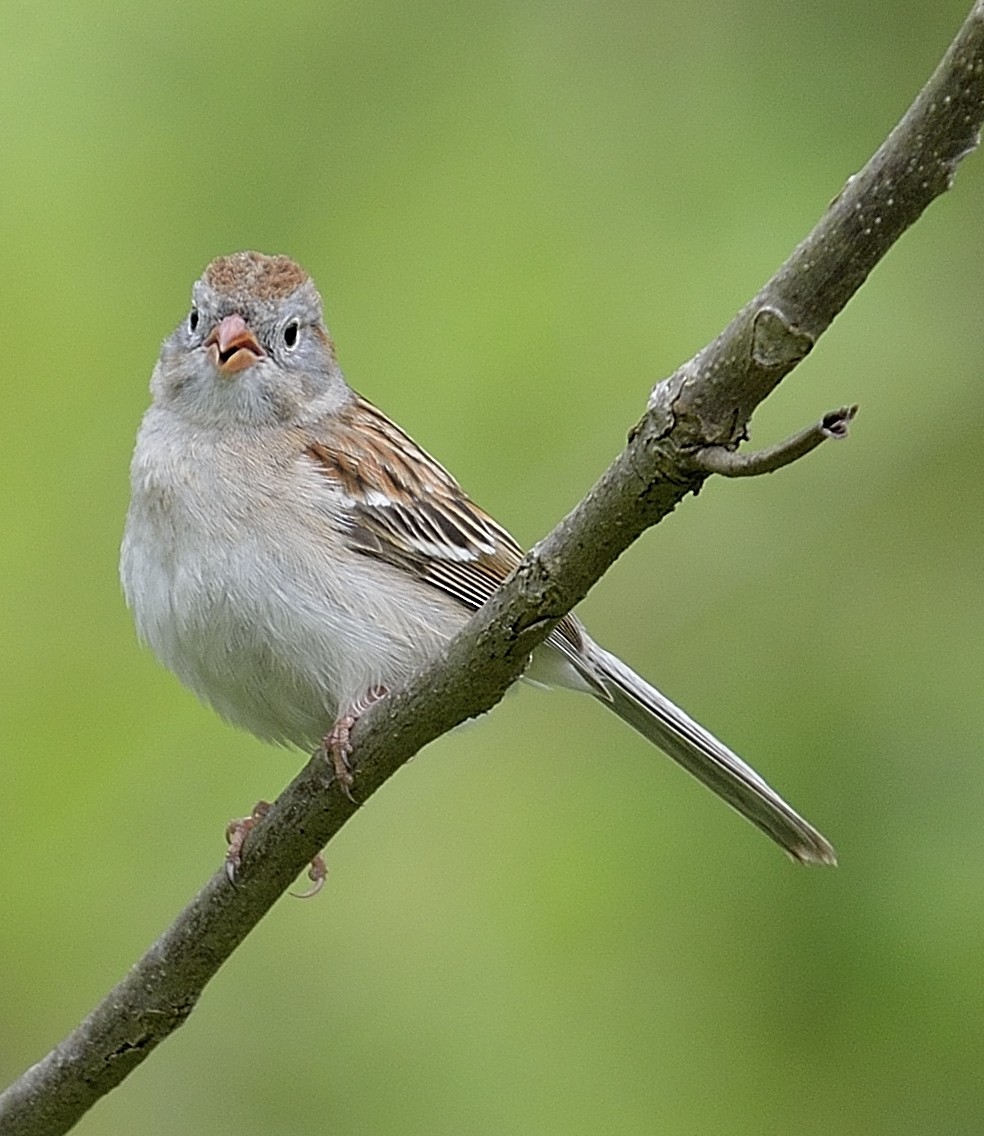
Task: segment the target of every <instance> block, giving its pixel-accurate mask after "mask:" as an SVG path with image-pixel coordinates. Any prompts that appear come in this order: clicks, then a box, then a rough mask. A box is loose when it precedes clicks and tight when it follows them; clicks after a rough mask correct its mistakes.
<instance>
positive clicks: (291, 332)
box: [284, 319, 301, 349]
mask: <svg viewBox="0 0 984 1136" xmlns="http://www.w3.org/2000/svg"><path fill="white" fill-rule="evenodd" d="M300 330H301V325H300V324H299V323H298V322H297V320H296V319H293V320H291V321H290V323H288V324H285V325H284V346H285V347H287V348H288V349H292V348H294V347H296V346H297V337H298V335H299V334H300Z"/></svg>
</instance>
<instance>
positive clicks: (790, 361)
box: [0, 0, 984, 1136]
mask: <svg viewBox="0 0 984 1136" xmlns="http://www.w3.org/2000/svg"><path fill="white" fill-rule="evenodd" d="M982 121H984V0H977V2H976V3H975V4H974V6H973V8H972V10H971V12H970V14H969V16H968V17H967V20H966V21H965V23H964V25H963V27H962V28H961V30H960V32H959V33H958V35H957V37H956V39H955V40H954V41H953V43H952V44H951V46H950V48H949V50H948V51H947V53H946V56H945V57H944V59H943V61H942V62H941V63H940V65H939V67H938V68H937V70H936V72H935V73H934V75H933V76H932V78H931V79H930V81H929V83H927V85H926V87H925V88H924V89H923V91H922V92H921V93H920V95H919V96H918V98H917V99H916V100H915V102H914V103H913V105H912V106H911V108H910V109H909V111H908V112H907V113H906V115H905V117H904V118H903V119H902V121H901V122H900V123H899V124H898V126H896V128H895V129H894V130H893V131H892V133H891V134H890V135H889V137H888V138H887V139H886V141H885V142H884V144H883V145H882V146H881V148H880V149H879V150H878V152H877V153H876V154H875V155H874V156H873V157H872V159H871V160H870V161H869V162H868V164H867V165H866V166H865V167H864V169H863V170H861V171H860V173H858V174H856V175H855V176H854V177H852V178H849V179H848V182H847V184H846V185H845V186H844V188H843V190H842V191H841V193H840V194H839V195H838V197H837V198H835V200H834V201H832V202H831V204H830V206H829V207H828V209H827V211H826V213H825V214H824V216H823V217H822V218H821V219H820V221H819V222H818V224H817V225H816V227H815V228H814V230H813V231H812V232H811V233H810V235H809V236H808V237H807V238H806V239H805V240H804V241H803V242H802V244H800V246H799V247H798V248H797V249H796V250H795V251H794V252H793V254H792V256H790V258H789V260H787V261H786V263H785V264H784V265H783V266H782V267H781V268H780V269H779V271H778V272H777V273H776V274H775V276H773V277H772V279H771V280H769V281H768V282H767V283H766V284H765V286H764V287H763V288H762V289H761V291H760V292H759V293H758V295H756V296H755V297H754V298H753V299H752V300H751V301H750V302H749V303H748V304H746V305H745V307H744V308H742V310H741V311H740V312H739V313H738V315H737V316H735V318H734V320H732V322H731V324H730V325H729V326H728V327H727V328H726V329H725V330H724V331H723V332H722V333H721V334H720V335H719V336H718V337H717V338H716V339H715V340H714V342H713V343H711V344H709V345H708V346H707V347H705V348H704V349H703V350H702V351H700V352H699V353H698V354H697V355H696V356H695V357H694V358H693V359H691V360H690V361H689V362H688V363H685V364H684V365H683V366H682V367H680V368H679V369H678V370H677V371H676V372H675V373H674V374H673V375H672V376H670V377H669V378H668V379H666V380H665V381H664V382H661V383H659V384H658V385H657V387H656V388H655V389H654V391H653V393H652V396H651V397H650V400H649V407H648V410H647V412H646V414H645V415H644V417H643V418H642V420H641V421H640V422H639V423H638V425H637V426H636V427H635V428H634V429H633V430H632V432H631V434H630V437H629V442H628V445H627V446H626V448H625V449H624V450H623V452H622V453H621V454H620V455H619V456H618V457H617V458H616V459H615V461H614V462H613V463H612V465H611V467H610V468H609V469H608V470H607V471H606V473H605V474H604V475H603V476H602V477H601V479H600V480H599V481H598V482H597V484H596V485H595V486H594V487H593V488H592V489H591V490H590V492H589V493H588V494H587V496H586V497H585V498H584V500H583V501H581V502H580V504H579V505H578V506H577V507H576V508H575V509H574V510H572V512H571V513H570V514H569V515H568V516H567V517H565V518H564V520H563V521H561V522H560V524H559V525H558V526H557V527H556V528H555V529H554V530H553V532H551V533H550V534H549V535H548V536H547V537H545V538H544V540H542V541H541V542H540V543H539V544H538V545H537V546H536V548H535V549H533V550H532V551H531V552H530V554H529V555H528V556H527V557H526V558H525V559H524V561H523V563H522V564H521V565H520V566H519V568H518V569H517V570H516V572H515V573H514V574H513V576H512V577H511V579H510V580H509V581H507V582H506V583H505V584H504V585H503V587H502V588H501V589H500V590H499V591H498V592H497V593H496V594H495V595H494V596H493V597H492V599H490V600H489V602H488V603H487V604H486V605H485V607H484V608H482V610H481V611H479V612H478V613H477V614H476V615H475V616H474V617H473V618H472V619H470V620H469V622H468V624H467V625H466V626H465V627H464V629H463V630H462V631H461V632H460V633H459V634H458V635H457V636H456V637H455V639H454V640H453V641H452V642H451V643H450V644H449V645H448V647H447V648H446V650H445V651H444V652H442V654H441V656H440V657H439V658H437V659H435V660H434V661H433V662H432V663H431V664H429V665H428V666H427V667H425V668H423V669H422V670H421V671H420V672H419V673H418V675H417V676H416V677H415V678H414V679H413V681H411V682H410V683H409V684H408V685H407V686H406V687H405V688H404V689H403V690H400V691H396V692H395V693H394V694H393V695H391V696H389V697H387V698H385V699H383V700H382V701H381V702H379V703H377V704H376V705H375V706H373V707H372V709H370V710H369V711H368V712H367V713H366V714H365V716H364V717H363V719H362V720H361V721H360V723H359V724H358V726H357V727H356V730H355V735H354V736H355V741H356V744H357V751H356V754H357V758H358V775H357V779H356V783H355V788H354V792H355V794H356V796H357V797H358V799H359V800H361V801H365V800H366V799H367V798H368V797H369V796H370V795H371V794H372V793H373V792H375V790H376V789H377V788H379V786H380V785H381V784H382V783H383V782H384V781H386V780H387V778H389V777H390V776H391V775H392V774H393V773H394V772H395V771H396V770H397V769H398V768H399V767H400V766H401V765H402V764H404V762H406V761H407V760H408V759H409V758H410V757H412V756H413V754H414V753H416V752H417V751H418V750H419V749H420V748H421V747H422V746H424V745H426V744H427V743H428V742H430V741H432V740H433V739H434V738H436V737H438V736H439V735H440V734H442V733H445V732H446V731H447V730H449V729H451V728H452V727H453V726H455V725H457V724H458V723H459V722H462V721H464V720H465V719H466V718H470V717H473V716H475V715H476V714H481V713H483V712H484V711H486V710H488V709H489V708H490V707H492V706H493V705H494V704H495V703H496V702H497V701H498V700H499V699H500V698H501V697H502V695H503V693H504V692H505V690H506V689H507V688H508V687H509V685H510V684H511V683H512V682H514V681H515V679H516V678H517V677H518V675H519V674H520V673H521V672H522V670H523V668H524V666H525V664H526V661H527V659H528V656H529V654H530V651H531V650H532V649H533V648H534V647H535V646H537V645H538V644H539V643H541V642H542V641H543V639H544V638H545V637H546V635H547V634H548V632H549V631H550V629H551V628H552V627H553V626H554V624H555V623H556V622H557V620H558V619H560V618H561V617H562V616H563V615H564V614H565V613H566V612H567V611H569V610H570V609H571V608H572V607H573V606H574V605H575V604H576V603H578V601H580V600H581V599H582V598H583V597H584V596H585V594H586V593H587V592H588V590H589V588H591V586H592V585H593V584H594V583H595V582H596V581H597V580H598V579H599V578H600V577H601V576H602V574H603V573H604V572H605V571H606V569H607V568H608V567H609V566H610V565H611V564H612V563H613V562H614V561H615V559H616V558H617V557H618V556H619V555H620V554H621V553H622V552H623V551H624V550H625V549H626V548H627V547H628V546H629V545H630V544H631V543H632V542H633V541H634V540H635V539H636V538H637V537H638V536H639V535H640V534H641V533H642V532H643V531H645V529H647V528H648V527H649V526H651V525H653V524H656V523H657V522H658V521H659V520H661V519H662V518H663V517H664V516H666V514H667V513H669V512H670V511H671V510H672V509H674V508H675V507H676V505H677V504H678V503H679V502H680V501H681V500H682V499H683V498H684V497H685V496H686V495H687V494H688V493H690V492H695V491H696V490H698V489H699V488H700V486H701V484H702V483H703V481H704V479H705V478H706V477H707V476H708V474H709V472H710V468H709V465H708V455H709V454H717V455H718V456H717V457H712V458H711V459H710V462H711V466H713V465H714V463H717V468H718V469H719V470H720V471H721V472H728V470H727V469H726V468H725V467H727V466H728V465H729V460H728V459H722V458H721V453H722V450H721V449H720V447H723V448H724V452H729V451H733V450H734V449H735V448H736V447H737V444H738V443H739V442H740V441H741V440H742V439H743V438H744V437H745V433H746V428H747V424H748V421H749V419H750V417H751V415H752V412H753V411H754V410H755V408H756V406H758V404H759V403H760V402H761V401H762V400H763V399H764V398H765V397H766V396H767V395H768V394H769V393H770V391H772V390H773V389H774V388H775V386H776V385H777V384H778V383H779V382H780V381H781V379H782V378H783V377H784V376H785V375H786V374H787V373H788V372H789V371H790V370H792V368H793V367H795V366H796V364H797V363H798V362H800V360H801V359H803V358H804V356H805V355H806V354H807V353H808V352H809V351H810V350H811V349H812V347H813V345H814V343H815V342H816V340H817V338H818V337H819V336H820V335H821V334H822V332H823V331H824V330H825V329H826V328H827V327H828V326H829V324H830V323H831V321H832V320H833V319H834V317H835V316H836V315H837V313H838V312H839V311H840V310H841V309H842V308H843V306H844V305H845V304H846V303H847V301H848V300H849V299H850V298H851V296H852V295H853V294H854V293H855V292H856V291H857V289H858V288H860V286H861V285H862V284H863V283H864V281H865V279H866V278H867V276H868V273H869V272H870V271H871V270H872V268H873V267H874V266H875V265H876V264H877V263H878V261H879V260H880V259H881V257H882V256H884V254H885V253H886V252H887V251H888V249H889V248H890V247H891V245H892V244H893V243H894V241H895V240H897V239H898V237H899V236H900V235H901V234H902V232H904V230H905V229H906V228H908V226H909V225H911V224H912V223H913V222H914V221H916V220H917V218H918V217H919V216H920V214H921V213H922V211H923V210H924V209H925V208H926V206H927V205H928V204H929V203H930V202H931V201H932V200H933V199H934V198H935V197H937V196H938V195H939V194H940V193H942V192H943V191H944V190H945V189H948V188H949V186H950V184H951V182H952V180H953V175H954V172H955V170H956V167H957V165H958V164H959V162H960V161H961V159H962V158H963V157H965V156H966V155H967V154H968V153H970V151H971V150H973V149H974V147H975V146H976V145H977V143H978V132H979V130H980V127H981V123H982ZM839 424H840V426H844V425H846V416H844V417H843V418H842V419H841V421H840V423H839ZM835 425H836V424H835ZM815 430H816V428H813V429H812V430H811V431H810V433H811V436H812V437H815ZM797 438H798V439H799V441H798V442H797V439H792V440H791V442H792V443H796V445H801V444H802V440H803V436H802V435H801V436H797ZM708 447H714V449H712V450H709V449H708ZM809 448H812V446H809V447H806V449H809ZM793 449H795V446H793ZM806 449H804V450H803V452H806ZM779 451H780V456H781V451H783V447H782V446H780V447H779ZM767 454H768V451H767ZM786 456H787V457H788V456H789V446H788V445H787V446H786ZM793 456H794V457H795V456H801V454H799V453H795V454H793ZM773 457H775V453H773ZM749 461H750V463H751V466H752V469H751V471H750V472H756V473H757V472H764V471H765V470H766V469H767V468H773V466H772V465H770V464H769V462H768V461H763V460H762V459H761V458H760V459H758V464H759V466H761V468H755V465H756V458H755V456H754V455H753V456H752V458H751V459H747V460H746V459H744V458H743V457H740V456H738V455H732V458H731V460H730V472H734V470H735V469H737V468H740V467H741V466H742V465H743V464H744V465H746V466H747V465H748V463H749ZM355 807H356V806H355V805H353V804H352V803H351V802H350V801H349V800H348V799H347V798H346V797H345V796H344V795H343V794H341V793H340V792H338V791H337V790H336V789H333V788H330V787H329V786H328V785H327V784H326V769H325V764H324V762H323V761H322V760H321V759H320V758H318V757H316V758H313V759H312V760H311V761H309V762H308V764H307V765H306V766H305V768H304V769H303V770H302V771H301V773H300V774H299V775H298V776H297V777H296V778H295V779H294V781H293V782H292V783H291V784H290V785H289V786H288V787H287V789H285V790H284V792H283V794H282V795H281V796H280V798H279V800H278V801H277V802H276V804H275V805H274V806H273V808H272V809H270V811H269V813H268V814H267V815H266V816H265V817H264V818H263V820H262V821H260V822H259V823H258V824H257V826H256V828H255V829H254V830H253V832H252V833H251V834H250V837H249V840H248V841H247V844H246V847H245V850H244V855H243V867H242V871H241V874H240V877H239V881H238V883H237V884H236V885H235V886H232V885H230V883H229V882H228V880H227V879H226V876H225V873H224V872H223V871H219V872H217V873H216V875H215V876H213V877H212V879H211V880H209V882H208V883H207V884H206V885H205V887H204V888H203V889H202V891H201V892H200V893H199V894H198V895H197V896H196V897H195V899H193V900H192V901H191V903H190V904H189V905H188V906H187V907H186V908H185V910H184V911H183V912H182V913H181V914H180V915H179V916H178V918H177V919H176V920H175V922H174V923H173V924H172V925H171V927H169V928H168V930H167V931H165V932H164V934H163V935H162V936H161V938H160V939H159V940H158V941H157V942H156V943H155V944H154V945H153V946H152V947H151V948H150V950H149V951H148V952H147V954H146V955H144V957H143V958H142V959H140V961H139V962H138V963H137V964H136V965H135V966H134V967H133V969H132V970H131V971H130V973H129V974H128V975H127V976H126V978H124V979H123V981H122V982H120V983H119V985H117V986H116V987H115V988H114V989H113V990H112V991H111V992H110V993H109V994H108V995H107V996H106V998H105V999H104V1000H103V1001H102V1002H101V1003H100V1004H99V1005H98V1006H97V1007H96V1008H95V1009H94V1010H93V1012H92V1013H91V1014H90V1015H89V1017H88V1018H86V1020H85V1021H84V1022H82V1024H81V1025H80V1026H79V1027H78V1028H77V1029H76V1030H75V1031H74V1032H73V1033H72V1034H71V1035H70V1036H69V1037H67V1038H66V1039H65V1040H64V1041H63V1042H61V1044H60V1045H58V1046H57V1047H56V1048H55V1049H54V1050H53V1051H52V1052H51V1053H49V1054H48V1056H47V1057H45V1058H44V1059H43V1060H42V1061H40V1062H39V1063H38V1064H37V1065H35V1066H33V1067H32V1068H31V1069H29V1070H28V1071H27V1072H26V1073H24V1074H23V1076H22V1077H20V1078H19V1080H17V1081H16V1082H15V1083H14V1084H13V1085H11V1086H10V1088H8V1089H7V1091H6V1092H5V1093H4V1094H3V1095H2V1096H0V1130H2V1131H3V1133H4V1134H5V1136H55V1134H57V1133H62V1132H66V1131H67V1130H68V1129H70V1128H71V1127H72V1126H73V1125H74V1124H75V1122H76V1121H77V1120H78V1119H79V1118H80V1117H81V1116H82V1115H83V1113H84V1112H85V1111H86V1110H87V1109H88V1108H90V1107H91V1106H92V1105H93V1104H94V1103H95V1102H96V1101H97V1100H98V1099H99V1098H100V1097H101V1096H103V1095H104V1094H105V1093H107V1092H108V1091H109V1090H110V1089H112V1088H113V1087H115V1086H116V1085H117V1084H119V1083H120V1081H122V1080H123V1078H124V1077H126V1076H127V1075H128V1074H129V1073H130V1072H131V1071H132V1070H133V1069H134V1068H136V1066H137V1065H138V1064H140V1062H141V1061H143V1059H144V1058H145V1057H146V1056H147V1054H148V1053H150V1051H151V1050H152V1049H153V1048H154V1047H155V1046H157V1045H158V1044H159V1043H160V1042H161V1041H162V1040H163V1039H164V1038H165V1037H167V1036H168V1035H169V1034H170V1033H171V1032H173V1031H174V1030H175V1029H176V1028H177V1027H178V1026H179V1025H181V1024H182V1023H183V1022H184V1021H185V1020H186V1019H187V1017H188V1015H189V1014H190V1013H191V1011H192V1010H193V1008H194V1006H195V1003H196V1002H197V1000H198V998H199V996H200V994H201V992H202V990H203V989H204V987H205V985H206V983H207V982H208V981H209V979H210V978H211V977H212V976H213V975H214V974H215V972H216V971H217V970H218V968H219V967H220V966H221V965H222V964H223V962H225V960H226V959H227V958H228V957H229V955H230V954H231V953H232V952H233V951H234V950H235V948H236V947H237V946H238V945H239V943H241V942H242V940H243V939H244V938H245V937H246V935H247V934H248V933H249V931H250V930H251V929H252V928H253V927H254V926H255V925H256V923H257V922H258V921H259V920H260V919H261V918H262V917H263V915H264V914H265V913H266V912H267V911H268V910H269V909H270V907H271V906H272V905H273V904H274V903H275V902H276V900H277V899H278V898H279V896H280V895H282V894H283V892H284V891H286V889H287V888H288V887H289V886H290V884H291V882H292V880H293V879H294V878H295V877H296V876H297V874H298V873H299V872H300V871H301V870H302V869H303V868H304V866H305V865H306V864H307V863H308V862H309V861H310V860H311V858H312V857H313V856H315V855H316V854H317V853H318V852H319V851H320V849H321V848H322V847H323V846H324V845H325V844H326V843H327V841H328V840H329V839H330V838H331V837H332V836H333V835H334V834H335V833H336V832H337V831H338V830H339V829H340V828H341V826H342V825H343V824H344V823H345V821H346V820H347V819H348V818H349V817H350V816H351V815H352V813H353V812H354V811H355Z"/></svg>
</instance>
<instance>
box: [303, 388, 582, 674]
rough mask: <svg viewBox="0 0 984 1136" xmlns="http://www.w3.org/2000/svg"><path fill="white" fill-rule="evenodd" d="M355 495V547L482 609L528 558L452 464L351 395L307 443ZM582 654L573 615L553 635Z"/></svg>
mask: <svg viewBox="0 0 984 1136" xmlns="http://www.w3.org/2000/svg"><path fill="white" fill-rule="evenodd" d="M307 453H308V455H309V457H310V458H311V459H312V460H314V461H315V462H316V463H317V464H318V467H319V469H321V470H322V472H323V473H324V474H325V476H326V477H328V478H330V479H331V480H332V481H333V482H335V483H336V484H337V485H338V486H339V487H340V488H341V489H342V491H343V492H344V493H345V495H346V497H347V498H348V499H349V501H350V502H351V519H350V528H349V532H348V539H349V543H350V546H351V547H352V548H353V549H355V550H357V551H358V552H361V553H364V554H365V555H366V556H372V557H374V558H375V559H377V560H383V561H386V563H388V564H393V565H395V566H396V567H398V568H402V569H403V570H404V571H406V572H409V573H410V574H411V575H414V576H416V577H417V578H418V579H419V580H423V581H425V582H426V583H428V584H431V585H433V586H434V587H436V588H440V589H441V590H442V591H444V592H446V593H447V594H448V595H450V596H453V597H454V598H455V599H456V600H458V601H459V602H460V603H461V604H463V605H464V606H465V607H467V608H469V609H473V610H477V609H478V608H480V607H481V606H482V604H483V603H485V601H486V600H487V599H488V598H489V596H490V595H491V594H492V593H493V592H494V591H495V589H496V588H497V587H498V586H499V584H501V583H502V581H503V580H505V578H506V577H507V576H508V575H509V573H510V572H511V571H512V570H513V569H514V568H515V567H516V565H517V564H518V563H519V561H520V560H521V559H522V556H523V552H522V549H521V548H520V547H519V545H518V544H517V543H516V541H515V540H513V538H512V537H511V536H510V535H509V533H508V532H506V530H505V529H504V528H503V527H502V526H501V525H500V524H498V523H497V522H496V521H495V520H493V519H492V517H490V516H489V515H488V513H486V512H484V510H482V509H480V508H479V507H478V506H477V505H476V504H475V503H474V501H472V500H471V499H470V498H469V497H468V496H467V494H466V493H465V492H464V490H463V489H462V488H461V486H460V485H459V484H458V483H457V482H456V481H455V479H454V478H453V477H452V476H451V474H450V473H448V471H447V470H446V469H445V468H444V467H443V466H442V465H440V464H439V463H438V462H436V461H435V460H434V459H433V458H432V457H431V456H430V454H428V453H427V452H426V451H424V450H422V449H421V448H420V447H419V446H418V445H417V444H416V442H414V441H413V439H412V438H410V437H409V435H407V434H406V433H404V431H403V430H401V429H400V427H399V426H397V425H396V424H395V423H394V422H391V421H390V420H389V419H388V418H387V417H386V416H385V415H384V414H382V413H381V412H380V411H379V410H377V409H376V408H375V407H374V406H372V405H371V404H370V403H368V402H365V401H364V400H363V399H361V398H357V399H355V400H354V401H353V402H352V403H351V404H350V405H349V406H348V407H347V408H346V409H345V410H344V411H342V413H341V415H340V416H338V417H337V418H335V419H333V420H332V421H331V422H330V424H326V427H325V429H324V430H323V431H322V432H321V433H320V435H319V437H318V438H317V439H316V440H313V441H311V442H310V443H309V445H308V447H307ZM547 641H548V642H549V643H551V644H552V645H553V646H555V647H557V648H558V649H559V650H561V651H562V652H563V653H564V654H565V655H567V657H568V658H570V659H572V660H574V659H575V658H577V656H578V655H579V654H580V650H581V633H580V630H579V625H578V623H577V621H576V620H575V619H574V618H573V617H571V616H565V618H564V619H563V620H561V622H560V623H559V624H558V625H557V628H556V629H555V630H554V631H553V632H552V633H551V634H550V636H549V638H548V640H547Z"/></svg>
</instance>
